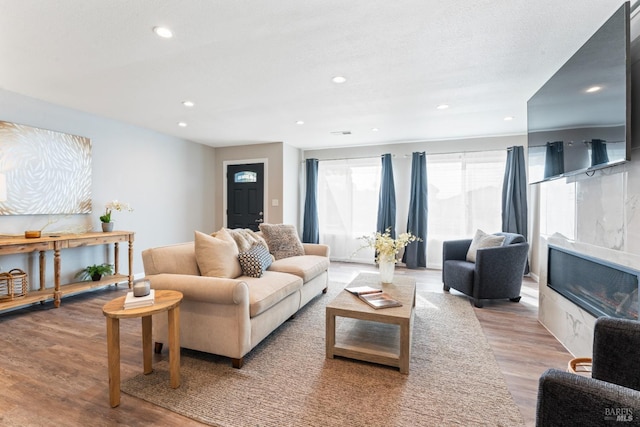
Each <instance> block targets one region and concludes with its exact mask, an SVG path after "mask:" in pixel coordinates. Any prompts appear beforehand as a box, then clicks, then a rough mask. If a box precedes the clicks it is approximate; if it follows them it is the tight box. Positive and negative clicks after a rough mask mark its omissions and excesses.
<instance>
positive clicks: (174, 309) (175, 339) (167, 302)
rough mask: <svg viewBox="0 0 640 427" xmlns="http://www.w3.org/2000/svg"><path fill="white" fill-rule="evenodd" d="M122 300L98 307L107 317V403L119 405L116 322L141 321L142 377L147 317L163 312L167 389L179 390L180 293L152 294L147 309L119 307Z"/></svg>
mask: <svg viewBox="0 0 640 427" xmlns="http://www.w3.org/2000/svg"><path fill="white" fill-rule="evenodd" d="M124 300H125V297H124V296H123V297H119V298H116V299H114V300H112V301H110V302H108V303H106V304H105V305H104V307H102V313H103V314H104V315H105V317H106V318H107V355H108V359H109V360H108V361H109V403H110V404H111V407H114V408H115V407H116V406H118V405H119V404H120V319H132V318H136V317H140V318H142V356H143V357H142V359H143V369H144V371H143V372H144V373H145V374H150V373H151V372H153V368H152V366H151V360H152V356H151V328H152V321H151V319H152V318H151V316H152V315H154V314H158V313H162V312H167V315H168V316H169V374H170V382H171V388H178V387H180V302H181V301H182V292H178V291H170V290H158V289H156V291H155V298H154V304H153V305H150V306H147V307H139V308H130V309H127V310H125V309H124V308H123V305H124Z"/></svg>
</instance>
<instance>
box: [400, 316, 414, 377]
mask: <svg viewBox="0 0 640 427" xmlns="http://www.w3.org/2000/svg"><path fill="white" fill-rule="evenodd" d="M410 353H411V328H410V322H409V320H406V321H403V322H402V323H400V354H399V356H398V359H399V360H398V365H399V366H398V367H399V368H400V373H402V374H408V373H409V359H410V357H409V355H410Z"/></svg>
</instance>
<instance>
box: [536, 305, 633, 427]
mask: <svg viewBox="0 0 640 427" xmlns="http://www.w3.org/2000/svg"><path fill="white" fill-rule="evenodd" d="M639 354H640V322H638V321H636V320H626V319H613V318H609V317H600V318H598V319H597V320H596V324H595V328H594V336H593V358H592V359H593V360H592V367H591V377H589V376H583V375H580V374H575V373H571V372H565V371H561V370H559V369H549V370H547V371H546V372H544V373H543V374H542V376H541V377H540V382H539V385H538V405H537V411H536V425H537V426H540V427H542V426H544V427H549V426H551V427H552V426H569V425H572V426H581V427H589V426H602V425H638V424H640V369H638V355H639Z"/></svg>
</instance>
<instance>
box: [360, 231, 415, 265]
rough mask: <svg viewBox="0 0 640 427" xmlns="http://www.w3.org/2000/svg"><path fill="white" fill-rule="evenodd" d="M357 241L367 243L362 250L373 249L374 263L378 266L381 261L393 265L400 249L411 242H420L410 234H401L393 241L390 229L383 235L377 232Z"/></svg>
mask: <svg viewBox="0 0 640 427" xmlns="http://www.w3.org/2000/svg"><path fill="white" fill-rule="evenodd" d="M358 239H361V240H364V241H365V242H367V244H366V245H365V246H363V247H362V248H373V249H375V251H376V263H378V264H379V263H380V262H381V261H393V262H394V263H395V262H396V261H397V260H396V255H397V254H398V253H399V252H400V249H402V248H404V247H405V246H407V245H408V244H409V243H411V242H415V241H422V239H421V238H419V237H417V236H415V235H413V234H411V233H402V234H400V235H399V236H398V237H397V238H396V239H393V238H391V228H387V229H386V230H385V232H384V233H380V232H379V231H377V232H375V233H373V234H371V235H369V236H362V237H358ZM362 248H361V249H362Z"/></svg>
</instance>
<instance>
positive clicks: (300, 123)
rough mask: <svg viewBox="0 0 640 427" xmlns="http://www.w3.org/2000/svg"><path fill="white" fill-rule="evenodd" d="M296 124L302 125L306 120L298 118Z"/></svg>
mask: <svg viewBox="0 0 640 427" xmlns="http://www.w3.org/2000/svg"><path fill="white" fill-rule="evenodd" d="M296 124H297V125H298V126H302V125H303V124H304V122H303V121H302V120H298V121H297V122H296Z"/></svg>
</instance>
